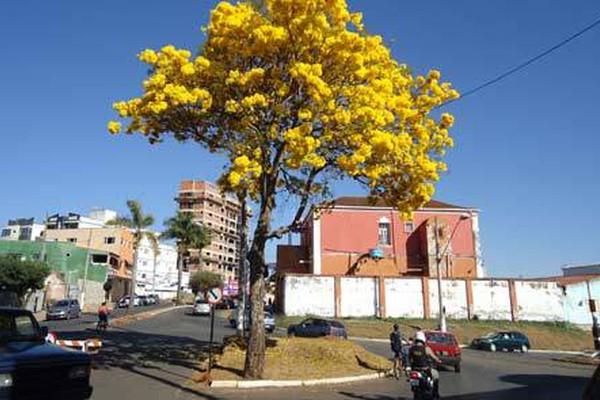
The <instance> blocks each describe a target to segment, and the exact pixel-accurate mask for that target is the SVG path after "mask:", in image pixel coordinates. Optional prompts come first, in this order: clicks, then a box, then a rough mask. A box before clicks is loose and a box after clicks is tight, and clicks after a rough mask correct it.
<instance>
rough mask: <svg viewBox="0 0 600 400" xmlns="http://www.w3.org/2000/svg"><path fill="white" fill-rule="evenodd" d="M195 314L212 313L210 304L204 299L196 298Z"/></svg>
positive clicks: (193, 312)
mask: <svg viewBox="0 0 600 400" xmlns="http://www.w3.org/2000/svg"><path fill="white" fill-rule="evenodd" d="M192 314H194V315H208V314H210V304H208V302H207V301H206V300H204V299H196V301H195V302H194V310H193V311H192Z"/></svg>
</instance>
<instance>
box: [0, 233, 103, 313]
mask: <svg viewBox="0 0 600 400" xmlns="http://www.w3.org/2000/svg"><path fill="white" fill-rule="evenodd" d="M7 254H10V255H13V256H16V257H19V258H22V259H28V260H45V261H46V262H47V263H48V266H49V267H50V268H51V270H52V274H51V276H50V277H49V279H48V284H47V285H46V288H45V299H44V301H45V302H46V303H47V302H51V301H54V300H59V299H61V298H67V297H70V298H75V299H79V300H80V301H83V299H82V296H81V292H82V291H83V290H84V289H85V296H86V299H85V305H86V307H85V308H86V309H89V310H92V309H93V308H94V307H96V306H97V305H99V304H100V303H101V302H102V301H104V295H105V293H104V290H103V285H104V282H106V280H107V279H108V278H109V277H110V276H109V275H110V271H111V270H112V268H111V266H110V264H109V260H110V259H111V257H110V254H108V253H107V252H105V251H103V250H93V249H89V250H88V249H86V248H81V247H77V246H75V245H74V244H73V243H65V242H43V241H35V242H33V241H21V240H0V255H7ZM86 266H87V268H86ZM86 270H87V271H86ZM84 280H85V283H84ZM36 308H37V309H39V308H40V307H37V306H36Z"/></svg>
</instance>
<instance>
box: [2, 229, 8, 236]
mask: <svg viewBox="0 0 600 400" xmlns="http://www.w3.org/2000/svg"><path fill="white" fill-rule="evenodd" d="M7 236H10V228H8V229H2V237H7Z"/></svg>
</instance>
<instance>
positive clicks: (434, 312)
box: [429, 279, 468, 319]
mask: <svg viewBox="0 0 600 400" xmlns="http://www.w3.org/2000/svg"><path fill="white" fill-rule="evenodd" d="M442 295H443V299H444V307H445V308H446V316H447V317H448V318H455V319H466V318H467V317H468V312H467V287H466V285H465V281H461V280H449V279H444V280H442ZM429 309H430V315H431V317H432V318H435V317H438V316H439V305H438V285H437V280H435V279H430V280H429Z"/></svg>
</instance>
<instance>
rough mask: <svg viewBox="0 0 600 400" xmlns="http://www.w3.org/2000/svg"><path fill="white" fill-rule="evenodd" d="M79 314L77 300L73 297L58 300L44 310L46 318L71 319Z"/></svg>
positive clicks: (79, 308)
mask: <svg viewBox="0 0 600 400" xmlns="http://www.w3.org/2000/svg"><path fill="white" fill-rule="evenodd" d="M80 316H81V307H80V306H79V302H78V301H77V300H74V299H65V300H59V301H57V302H56V303H54V304H53V305H51V306H50V307H49V308H48V310H46V320H48V321H50V320H53V319H71V318H79V317H80Z"/></svg>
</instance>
